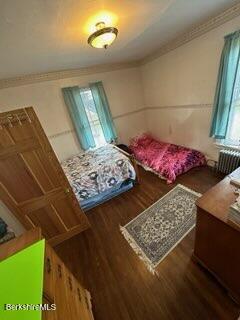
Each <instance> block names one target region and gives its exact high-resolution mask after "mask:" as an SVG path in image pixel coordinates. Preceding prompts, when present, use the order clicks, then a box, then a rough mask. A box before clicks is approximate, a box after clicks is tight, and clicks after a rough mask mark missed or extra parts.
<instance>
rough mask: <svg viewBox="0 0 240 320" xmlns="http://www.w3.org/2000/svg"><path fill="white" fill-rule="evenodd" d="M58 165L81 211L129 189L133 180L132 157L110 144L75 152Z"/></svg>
mask: <svg viewBox="0 0 240 320" xmlns="http://www.w3.org/2000/svg"><path fill="white" fill-rule="evenodd" d="M61 165H62V168H63V170H64V172H65V174H66V176H67V178H68V180H69V182H70V184H71V186H72V189H73V191H74V193H75V195H76V197H77V199H78V201H79V203H80V205H81V207H82V208H83V209H84V210H89V209H91V208H93V207H94V206H96V205H98V204H100V203H103V202H105V201H107V200H109V199H111V198H113V197H115V196H117V195H119V194H121V193H122V192H125V191H127V190H129V189H130V188H132V187H133V185H134V183H135V182H136V181H137V173H136V162H135V160H134V159H133V157H132V156H131V155H128V154H127V153H126V152H124V151H122V150H120V149H118V148H117V147H116V146H114V145H111V144H107V145H105V146H103V147H100V148H97V149H93V150H89V151H86V152H84V153H80V154H77V155H75V156H73V157H71V158H69V159H67V160H65V161H64V162H62V163H61Z"/></svg>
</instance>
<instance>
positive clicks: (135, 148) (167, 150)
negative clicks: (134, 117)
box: [130, 134, 206, 183]
mask: <svg viewBox="0 0 240 320" xmlns="http://www.w3.org/2000/svg"><path fill="white" fill-rule="evenodd" d="M130 149H131V151H132V152H133V154H134V155H135V158H136V159H137V160H138V161H139V162H140V163H141V164H142V165H144V166H146V167H148V168H150V169H152V170H153V171H154V172H156V173H158V174H159V175H161V176H162V177H163V178H165V179H166V180H167V183H172V182H173V181H175V180H176V177H177V176H178V175H180V174H182V173H184V172H187V171H188V170H190V169H191V168H194V167H198V166H203V165H206V158H205V156H204V155H203V154H202V153H201V152H200V151H196V150H193V149H189V148H185V147H182V146H178V145H175V144H170V143H165V142H161V141H157V140H155V139H154V138H153V137H152V136H151V135H149V134H143V135H141V136H138V137H136V138H133V139H132V140H131V143H130Z"/></svg>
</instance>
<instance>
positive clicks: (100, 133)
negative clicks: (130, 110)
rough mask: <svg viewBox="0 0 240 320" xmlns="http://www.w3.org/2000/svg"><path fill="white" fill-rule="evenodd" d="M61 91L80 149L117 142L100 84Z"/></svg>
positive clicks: (106, 101)
mask: <svg viewBox="0 0 240 320" xmlns="http://www.w3.org/2000/svg"><path fill="white" fill-rule="evenodd" d="M62 91H63V96H64V100H65V103H66V105H67V107H68V110H69V113H70V116H71V119H72V121H73V124H74V127H75V129H76V134H77V137H78V140H79V143H80V145H81V147H82V149H84V150H87V149H89V148H94V147H100V146H102V145H104V144H105V143H113V142H115V141H116V140H117V133H116V129H115V125H114V122H113V119H112V115H111V111H110V107H109V104H108V100H107V96H106V93H105V91H104V88H103V84H102V82H96V83H91V84H90V85H89V87H85V88H79V87H76V86H75V87H70V88H64V89H62Z"/></svg>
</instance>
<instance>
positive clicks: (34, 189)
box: [0, 154, 43, 202]
mask: <svg viewBox="0 0 240 320" xmlns="http://www.w3.org/2000/svg"><path fill="white" fill-rule="evenodd" d="M0 181H1V183H3V185H4V186H5V188H6V189H7V190H8V192H9V193H10V194H11V196H12V197H13V198H14V200H15V201H16V202H22V201H26V200H29V199H32V198H34V197H38V196H41V195H43V192H42V190H41V189H40V187H39V185H38V183H37V182H36V180H35V179H34V177H33V176H32V175H31V172H29V170H28V168H27V167H26V165H25V163H24V161H23V159H22V157H21V155H19V154H15V155H12V156H9V157H7V158H4V159H0ZM20 186H21V187H20Z"/></svg>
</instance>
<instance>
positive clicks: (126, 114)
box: [48, 107, 146, 139]
mask: <svg viewBox="0 0 240 320" xmlns="http://www.w3.org/2000/svg"><path fill="white" fill-rule="evenodd" d="M145 110H146V108H145V107H144V108H141V109H137V110H134V111H130V112H126V113H123V114H120V115H118V116H113V119H114V120H115V119H119V118H123V117H127V116H131V115H133V114H136V113H139V112H142V111H145ZM74 131H75V130H74V129H73V128H72V129H70V130H65V131H62V132H58V133H55V134H52V135H49V136H48V138H49V139H54V138H57V137H60V136H63V135H66V134H70V133H74Z"/></svg>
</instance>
